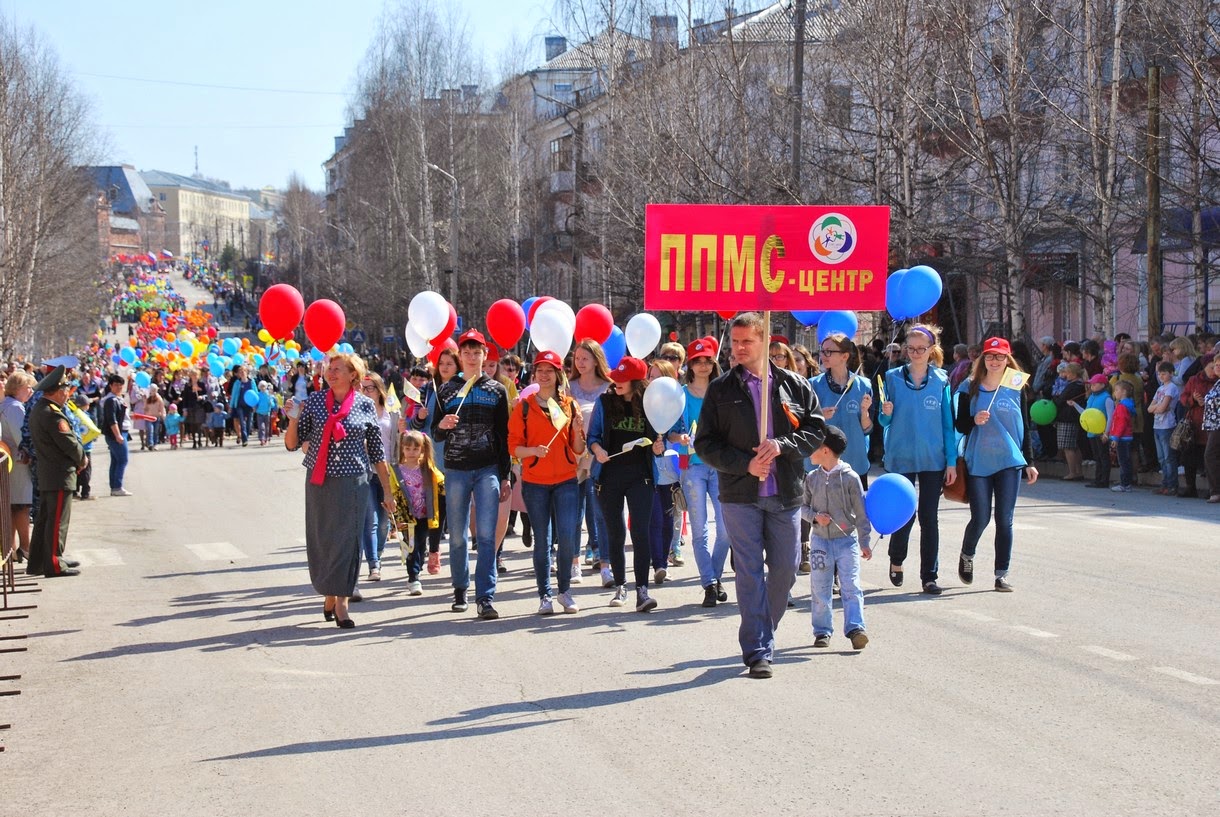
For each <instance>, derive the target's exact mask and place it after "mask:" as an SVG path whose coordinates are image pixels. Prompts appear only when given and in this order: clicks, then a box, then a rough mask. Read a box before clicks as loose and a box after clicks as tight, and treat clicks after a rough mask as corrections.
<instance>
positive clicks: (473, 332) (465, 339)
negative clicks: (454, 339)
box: [458, 329, 487, 346]
mask: <svg viewBox="0 0 1220 817" xmlns="http://www.w3.org/2000/svg"><path fill="white" fill-rule="evenodd" d="M467 343H477V344H479V345H480V346H486V345H487V339H486V338H484V337H483V333H482V332H480V331H479V330H478V329H467V330H466V331H465V332H463V333H462V334H461V335H460V336H459V337H458V346H462V345H464V344H467Z"/></svg>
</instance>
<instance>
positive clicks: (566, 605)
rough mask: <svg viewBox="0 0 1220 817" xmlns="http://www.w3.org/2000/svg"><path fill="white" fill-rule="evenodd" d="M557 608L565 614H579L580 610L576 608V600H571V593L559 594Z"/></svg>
mask: <svg viewBox="0 0 1220 817" xmlns="http://www.w3.org/2000/svg"><path fill="white" fill-rule="evenodd" d="M559 606H560V607H562V608H563V611H564V612H565V613H579V612H580V608H579V607H577V606H576V599H574V598H572V594H571V593H560V594H559Z"/></svg>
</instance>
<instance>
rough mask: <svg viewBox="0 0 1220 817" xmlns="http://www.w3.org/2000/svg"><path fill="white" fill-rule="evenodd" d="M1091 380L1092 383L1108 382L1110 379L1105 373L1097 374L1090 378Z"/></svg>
mask: <svg viewBox="0 0 1220 817" xmlns="http://www.w3.org/2000/svg"><path fill="white" fill-rule="evenodd" d="M1089 382H1090V383H1106V382H1108V381H1107V380H1106V376H1105V375H1104V374H1095V375H1093V376H1092V377H1090V378H1089Z"/></svg>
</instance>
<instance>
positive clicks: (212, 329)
mask: <svg viewBox="0 0 1220 817" xmlns="http://www.w3.org/2000/svg"><path fill="white" fill-rule="evenodd" d="M208 339H209V340H216V327H215V326H209V327H208Z"/></svg>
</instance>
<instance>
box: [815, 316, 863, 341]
mask: <svg viewBox="0 0 1220 817" xmlns="http://www.w3.org/2000/svg"><path fill="white" fill-rule="evenodd" d="M859 327H860V324H859V322H858V321H857V320H856V313H855V312H849V311H846V310H844V311H835V312H827V313H826V314H824V315H822V319H821V320H820V321H818V344H821V343H822V341H824V340H826V336H827V335H832V334H834V333H835V332H842V333H843V334H844V335H847V337H848V339H849V340H850V339H851V338H853V337H855V335H856V330H857V329H858V328H859Z"/></svg>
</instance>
